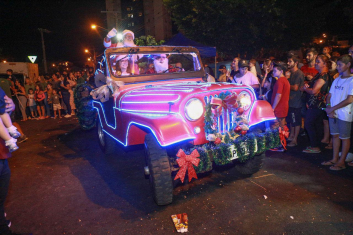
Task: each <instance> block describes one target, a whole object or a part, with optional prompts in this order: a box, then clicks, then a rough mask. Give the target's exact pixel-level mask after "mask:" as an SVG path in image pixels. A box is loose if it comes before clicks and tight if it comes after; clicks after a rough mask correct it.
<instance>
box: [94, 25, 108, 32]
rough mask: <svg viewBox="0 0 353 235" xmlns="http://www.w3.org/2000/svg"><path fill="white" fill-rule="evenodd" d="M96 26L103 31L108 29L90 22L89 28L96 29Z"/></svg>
mask: <svg viewBox="0 0 353 235" xmlns="http://www.w3.org/2000/svg"><path fill="white" fill-rule="evenodd" d="M97 27H98V28H100V29H104V30H105V31H108V29H106V28H103V27H102V26H99V25H96V24H91V29H94V30H96V29H97Z"/></svg>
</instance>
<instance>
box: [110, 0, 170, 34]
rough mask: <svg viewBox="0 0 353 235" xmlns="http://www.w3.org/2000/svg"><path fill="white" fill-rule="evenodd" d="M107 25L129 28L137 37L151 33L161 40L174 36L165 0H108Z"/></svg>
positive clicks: (122, 28) (118, 28) (120, 30)
mask: <svg viewBox="0 0 353 235" xmlns="http://www.w3.org/2000/svg"><path fill="white" fill-rule="evenodd" d="M106 8H107V9H106V14H107V27H108V29H111V28H113V27H115V28H116V29H117V30H118V31H119V32H122V31H123V30H124V29H129V30H131V31H133V32H134V33H135V37H139V36H142V35H151V36H153V37H155V38H156V40H157V41H159V40H166V39H169V38H171V37H172V21H171V18H170V14H169V13H168V11H167V10H166V8H165V6H164V5H163V0H106Z"/></svg>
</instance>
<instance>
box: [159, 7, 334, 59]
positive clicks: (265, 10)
mask: <svg viewBox="0 0 353 235" xmlns="http://www.w3.org/2000/svg"><path fill="white" fill-rule="evenodd" d="M163 2H164V4H165V5H166V7H167V8H168V9H169V11H170V12H171V13H172V19H173V21H174V22H175V24H176V25H177V27H178V29H179V30H180V31H182V32H183V33H184V34H185V35H186V36H187V37H190V38H191V39H193V40H196V41H198V42H201V43H204V44H207V45H210V46H216V47H217V51H219V52H224V53H227V54H233V55H235V54H236V53H244V52H248V53H254V52H255V51H258V50H260V49H261V48H265V49H268V48H278V49H284V50H288V49H294V48H298V47H299V46H300V45H301V44H302V43H304V42H307V41H310V40H311V39H312V37H313V36H315V35H317V34H320V33H322V32H321V30H322V27H323V26H324V24H323V23H324V22H323V21H324V19H325V17H326V16H327V15H328V14H329V10H328V9H330V7H334V4H335V1H329V0H311V1H307V0H295V1H293V0H222V1H218V0H163Z"/></svg>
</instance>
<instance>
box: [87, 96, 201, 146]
mask: <svg viewBox="0 0 353 235" xmlns="http://www.w3.org/2000/svg"><path fill="white" fill-rule="evenodd" d="M93 102H95V103H99V102H97V101H93ZM99 104H100V103H99ZM93 108H95V109H97V112H98V116H99V122H100V124H101V127H102V130H103V131H104V132H105V133H107V134H108V135H109V136H111V137H112V138H113V139H114V140H116V141H118V142H119V143H121V144H122V145H124V146H125V147H126V146H128V137H129V130H130V126H131V125H132V124H134V125H137V126H143V127H146V128H148V129H149V130H150V131H151V132H152V134H153V135H154V136H155V138H156V140H157V142H158V144H159V145H160V146H162V147H165V146H169V145H172V144H175V143H178V142H182V141H184V140H193V139H196V137H195V136H193V137H188V138H183V139H179V140H176V141H173V142H171V143H168V144H164V145H163V144H161V142H159V140H158V138H157V135H156V133H155V132H154V130H153V129H152V128H151V127H149V126H147V125H144V124H141V123H138V122H134V121H131V122H130V123H129V124H128V127H127V130H126V136H125V143H123V142H122V141H120V140H119V139H118V138H115V137H114V136H113V135H111V134H110V133H108V132H107V131H106V130H104V128H103V124H102V119H101V115H100V112H99V109H98V108H97V107H95V106H94V107H93ZM101 108H102V112H103V114H104V120H105V123H106V124H107V126H108V127H110V128H111V129H114V130H115V129H116V128H112V127H111V126H110V125H108V123H107V120H106V118H105V113H104V109H103V106H102V105H101ZM115 109H116V108H115ZM114 113H115V112H114ZM179 115H180V114H179ZM114 116H115V115H114ZM181 118H182V117H181ZM115 123H116V119H115Z"/></svg>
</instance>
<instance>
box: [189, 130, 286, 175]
mask: <svg viewBox="0 0 353 235" xmlns="http://www.w3.org/2000/svg"><path fill="white" fill-rule="evenodd" d="M279 141H280V138H279V132H278V129H273V130H268V131H266V132H265V133H249V134H247V135H243V136H239V137H238V138H236V139H235V140H232V139H230V140H229V143H224V142H222V143H220V144H219V145H215V144H214V143H212V142H210V143H207V144H204V145H201V146H196V147H194V148H191V149H188V150H184V152H185V153H187V154H190V153H191V152H192V151H193V150H194V149H197V151H198V152H199V154H200V163H199V165H198V166H197V167H195V170H196V173H203V172H207V171H211V170H212V161H213V162H214V164H215V165H218V166H224V165H227V164H229V163H231V162H232V160H230V159H232V158H233V153H232V152H231V147H232V145H233V147H234V150H235V151H236V153H237V156H238V160H239V161H240V162H245V161H247V160H249V159H251V158H253V157H254V156H255V155H259V154H261V153H263V152H265V151H266V150H268V149H270V148H274V147H278V146H279V143H280V142H279Z"/></svg>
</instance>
